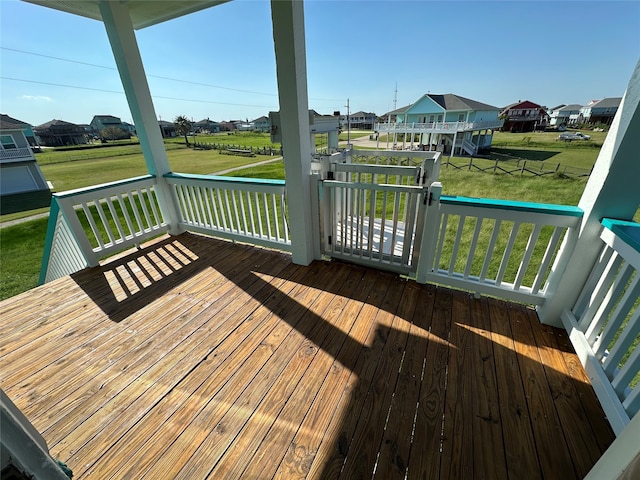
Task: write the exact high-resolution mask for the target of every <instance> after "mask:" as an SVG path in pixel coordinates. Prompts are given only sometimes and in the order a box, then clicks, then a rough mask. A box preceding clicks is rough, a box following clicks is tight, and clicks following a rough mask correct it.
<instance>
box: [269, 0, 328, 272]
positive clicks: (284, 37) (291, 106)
mask: <svg viewBox="0 0 640 480" xmlns="http://www.w3.org/2000/svg"><path fill="white" fill-rule="evenodd" d="M271 20H272V23H273V41H274V46H275V53H276V73H277V77H278V97H279V100H280V121H281V126H282V148H283V156H284V172H285V178H286V181H287V204H288V207H289V228H290V230H291V232H290V233H291V250H292V258H293V262H294V263H297V264H299V265H308V264H309V263H311V261H312V260H313V252H314V248H313V245H314V242H319V241H320V239H319V238H313V229H312V222H314V221H318V219H314V218H312V217H311V189H310V186H309V185H310V172H311V142H310V136H309V102H308V98H307V60H306V51H305V33H304V8H303V3H302V2H300V1H296V0H271ZM313 194H314V195H316V192H313Z"/></svg>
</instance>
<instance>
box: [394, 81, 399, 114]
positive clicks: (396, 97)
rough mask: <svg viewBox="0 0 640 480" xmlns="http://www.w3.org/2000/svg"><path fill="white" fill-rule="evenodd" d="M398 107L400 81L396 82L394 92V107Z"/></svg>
mask: <svg viewBox="0 0 640 480" xmlns="http://www.w3.org/2000/svg"><path fill="white" fill-rule="evenodd" d="M396 108H398V82H396V89H395V91H394V92H393V109H394V110H395V109H396Z"/></svg>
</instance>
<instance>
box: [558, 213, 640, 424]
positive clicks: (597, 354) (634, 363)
mask: <svg viewBox="0 0 640 480" xmlns="http://www.w3.org/2000/svg"><path fill="white" fill-rule="evenodd" d="M602 224H603V229H602V233H601V235H600V238H601V240H602V242H603V246H602V250H601V253H600V255H599V257H598V260H597V262H596V264H595V265H594V267H593V270H592V272H591V275H590V276H589V278H588V280H587V282H586V284H585V285H584V287H583V288H582V293H581V294H580V296H579V297H578V300H577V301H576V303H575V305H574V306H573V308H571V310H565V311H564V312H563V314H562V321H563V323H564V326H565V328H566V329H567V331H568V332H569V336H570V338H571V341H572V343H573V345H574V347H575V349H576V353H577V354H578V356H579V357H580V360H581V362H582V364H583V365H584V367H585V369H586V371H587V374H588V375H589V378H590V379H591V384H592V385H593V388H594V390H595V392H596V394H597V395H598V398H599V399H600V403H601V404H602V406H603V408H604V411H605V413H606V415H607V418H608V419H609V422H610V423H611V426H612V428H613V430H614V431H615V433H616V435H618V434H620V433H621V432H622V430H624V428H625V427H626V425H627V424H628V423H629V422H630V420H631V419H632V418H633V417H634V416H635V415H636V414H637V413H638V410H640V388H639V387H638V386H637V385H636V384H637V383H639V382H640V373H639V372H640V224H637V223H633V222H624V221H619V220H611V219H604V220H603V221H602Z"/></svg>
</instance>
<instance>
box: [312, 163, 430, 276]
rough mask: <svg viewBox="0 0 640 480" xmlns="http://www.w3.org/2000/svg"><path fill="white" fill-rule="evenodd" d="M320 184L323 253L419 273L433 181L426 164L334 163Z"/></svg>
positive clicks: (403, 271) (387, 268)
mask: <svg viewBox="0 0 640 480" xmlns="http://www.w3.org/2000/svg"><path fill="white" fill-rule="evenodd" d="M323 176H325V177H326V178H325V179H324V180H322V181H321V182H320V184H319V195H320V205H321V208H320V210H321V212H323V213H322V220H321V222H322V223H321V225H322V227H321V228H322V232H321V235H322V238H323V254H325V255H327V256H330V257H332V258H338V259H343V260H348V261H351V262H354V263H361V264H367V265H372V264H373V265H375V266H376V267H377V268H382V269H386V270H391V271H395V272H399V273H402V274H410V273H415V271H416V268H417V264H418V254H419V248H418V247H419V245H420V242H421V235H422V232H423V222H424V219H425V214H426V208H427V206H428V203H429V202H428V185H425V181H427V182H429V183H430V182H431V181H432V179H430V178H428V175H427V170H426V169H425V166H424V164H423V165H414V166H399V165H372V164H362V163H338V162H334V163H331V164H330V167H329V168H328V169H327V170H326V173H325V175H323Z"/></svg>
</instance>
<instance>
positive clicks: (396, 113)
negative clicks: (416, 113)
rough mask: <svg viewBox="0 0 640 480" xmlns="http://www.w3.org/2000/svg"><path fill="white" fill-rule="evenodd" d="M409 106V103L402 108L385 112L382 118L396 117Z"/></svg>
mask: <svg viewBox="0 0 640 480" xmlns="http://www.w3.org/2000/svg"><path fill="white" fill-rule="evenodd" d="M411 105H413V103H410V104H409V105H405V106H404V107H400V108H396V109H395V110H391V111H390V112H387V113H385V114H384V115H382V116H383V117H386V116H387V115H398V114H399V113H404V112H406V111H407V110H409V107H410V106H411Z"/></svg>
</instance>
